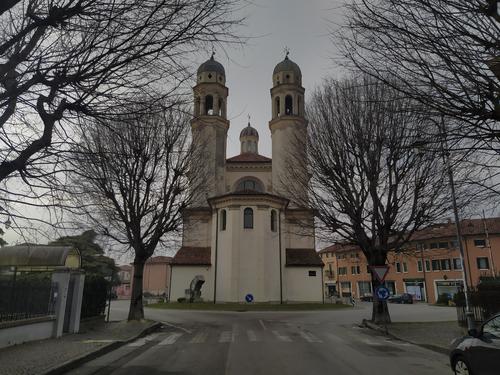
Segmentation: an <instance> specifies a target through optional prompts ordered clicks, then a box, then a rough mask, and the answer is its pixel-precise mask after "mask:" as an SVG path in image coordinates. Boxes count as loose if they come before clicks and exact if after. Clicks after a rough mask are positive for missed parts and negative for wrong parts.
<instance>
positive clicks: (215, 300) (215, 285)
mask: <svg viewBox="0 0 500 375" xmlns="http://www.w3.org/2000/svg"><path fill="white" fill-rule="evenodd" d="M215 216H216V217H215V264H214V304H215V303H216V302H217V249H218V247H219V209H218V208H217V209H215Z"/></svg>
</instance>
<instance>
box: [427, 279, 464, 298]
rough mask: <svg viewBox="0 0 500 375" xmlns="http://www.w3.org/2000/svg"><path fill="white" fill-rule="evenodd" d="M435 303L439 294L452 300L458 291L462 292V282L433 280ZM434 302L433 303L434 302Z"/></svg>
mask: <svg viewBox="0 0 500 375" xmlns="http://www.w3.org/2000/svg"><path fill="white" fill-rule="evenodd" d="M434 284H435V291H436V301H437V300H438V298H439V296H440V295H441V294H447V295H448V296H449V297H450V298H453V296H454V295H455V294H457V293H458V292H459V291H460V290H463V288H464V283H463V280H435V281H434ZM436 301H434V302H436Z"/></svg>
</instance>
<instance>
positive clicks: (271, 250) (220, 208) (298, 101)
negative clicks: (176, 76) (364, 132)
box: [170, 56, 323, 302]
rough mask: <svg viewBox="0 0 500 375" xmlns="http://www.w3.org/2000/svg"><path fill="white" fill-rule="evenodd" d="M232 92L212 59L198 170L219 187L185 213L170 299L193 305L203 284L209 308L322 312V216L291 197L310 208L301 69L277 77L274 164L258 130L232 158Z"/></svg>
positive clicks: (205, 76) (284, 67)
mask: <svg viewBox="0 0 500 375" xmlns="http://www.w3.org/2000/svg"><path fill="white" fill-rule="evenodd" d="M235 79H237V77H235ZM225 83H226V73H225V70H224V67H223V66H222V65H221V64H220V63H219V62H217V61H215V60H214V57H213V56H212V58H211V59H209V60H208V61H206V62H205V63H203V64H202V65H201V66H200V67H199V68H198V71H197V83H196V86H195V87H194V88H193V92H194V118H193V120H192V121H191V130H192V134H193V142H194V147H195V150H200V151H203V152H202V153H203V157H202V158H201V159H200V160H198V161H197V162H196V163H195V164H196V165H202V166H204V171H205V173H206V175H207V176H211V177H212V178H208V177H207V178H206V179H205V180H204V181H203V182H202V187H203V194H200V198H199V199H198V200H197V201H196V202H195V203H194V204H192V205H191V206H190V207H189V208H188V209H186V210H185V211H184V217H183V219H184V228H183V229H184V230H183V239H182V247H181V248H180V250H179V251H178V252H177V254H176V255H175V257H174V260H173V263H172V266H173V267H172V288H171V296H170V298H171V300H176V299H178V298H182V297H185V296H186V289H189V286H190V283H191V281H192V280H193V279H194V278H195V277H198V278H201V277H203V278H204V284H203V286H202V289H201V298H202V299H203V300H205V301H215V302H245V300H246V299H247V298H250V299H251V298H252V297H253V300H254V301H256V302H281V301H283V302H286V301H289V302H293V301H298V302H299V301H300V302H302V301H310V302H313V301H317V302H321V301H322V297H323V295H322V281H321V273H322V269H321V267H322V266H323V263H322V261H321V259H320V258H319V256H318V254H317V252H316V250H315V235H314V212H313V210H312V209H311V208H310V207H302V206H300V205H299V204H298V203H295V201H303V199H295V200H294V199H292V197H291V196H292V195H293V197H294V198H296V197H302V198H303V197H304V196H305V195H306V191H307V186H306V184H305V183H304V181H305V178H302V179H301V178H296V176H302V177H305V176H306V175H307V171H306V169H305V161H306V155H305V152H304V150H305V149H306V147H305V145H306V136H307V121H306V119H305V117H304V88H303V87H302V73H301V71H300V68H299V66H298V65H297V64H296V63H294V62H293V61H291V60H290V59H289V58H288V56H286V57H285V59H284V60H283V61H281V62H279V63H278V64H277V65H276V66H275V68H274V71H273V73H272V88H271V98H270V99H271V103H270V104H271V108H272V111H271V112H272V113H271V120H270V121H269V129H270V132H269V134H267V136H268V137H269V136H271V142H272V159H271V158H268V157H266V156H263V155H260V154H259V152H258V142H259V133H258V132H257V130H256V129H255V128H253V127H252V126H251V125H250V122H248V125H247V126H246V127H244V128H243V129H242V131H241V133H240V142H241V152H240V154H239V155H236V156H233V157H229V158H227V156H226V145H227V131H228V129H229V126H230V124H229V120H228V119H227V116H226V114H227V97H228V88H227V87H226V86H225ZM294 158H295V159H296V160H293V159H294ZM292 164H293V168H292ZM290 191H293V194H290V193H289V192H290ZM249 295H251V297H250V296H249Z"/></svg>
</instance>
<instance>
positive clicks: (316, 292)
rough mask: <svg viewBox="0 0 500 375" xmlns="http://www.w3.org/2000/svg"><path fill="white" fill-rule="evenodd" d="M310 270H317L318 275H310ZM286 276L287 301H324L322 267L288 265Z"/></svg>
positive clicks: (285, 298)
mask: <svg viewBox="0 0 500 375" xmlns="http://www.w3.org/2000/svg"><path fill="white" fill-rule="evenodd" d="M309 271H316V276H309ZM284 276H285V280H286V291H285V295H284V300H285V301H286V302H322V299H323V294H322V288H323V286H322V285H321V267H286V268H285V273H284Z"/></svg>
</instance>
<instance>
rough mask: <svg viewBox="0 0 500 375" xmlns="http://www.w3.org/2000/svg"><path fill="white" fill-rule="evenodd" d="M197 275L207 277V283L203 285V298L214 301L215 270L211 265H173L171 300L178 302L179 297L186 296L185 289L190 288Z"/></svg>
mask: <svg viewBox="0 0 500 375" xmlns="http://www.w3.org/2000/svg"><path fill="white" fill-rule="evenodd" d="M197 275H202V276H203V277H205V283H204V284H203V286H202V287H201V298H203V300H204V301H213V300H214V289H213V285H214V284H213V271H212V267H210V266H208V267H207V266H173V267H172V285H171V286H170V288H171V290H170V300H171V301H173V302H177V299H178V298H181V297H185V296H186V293H185V290H186V289H189V285H190V284H191V281H192V280H193V279H194V277H195V276H197Z"/></svg>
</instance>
